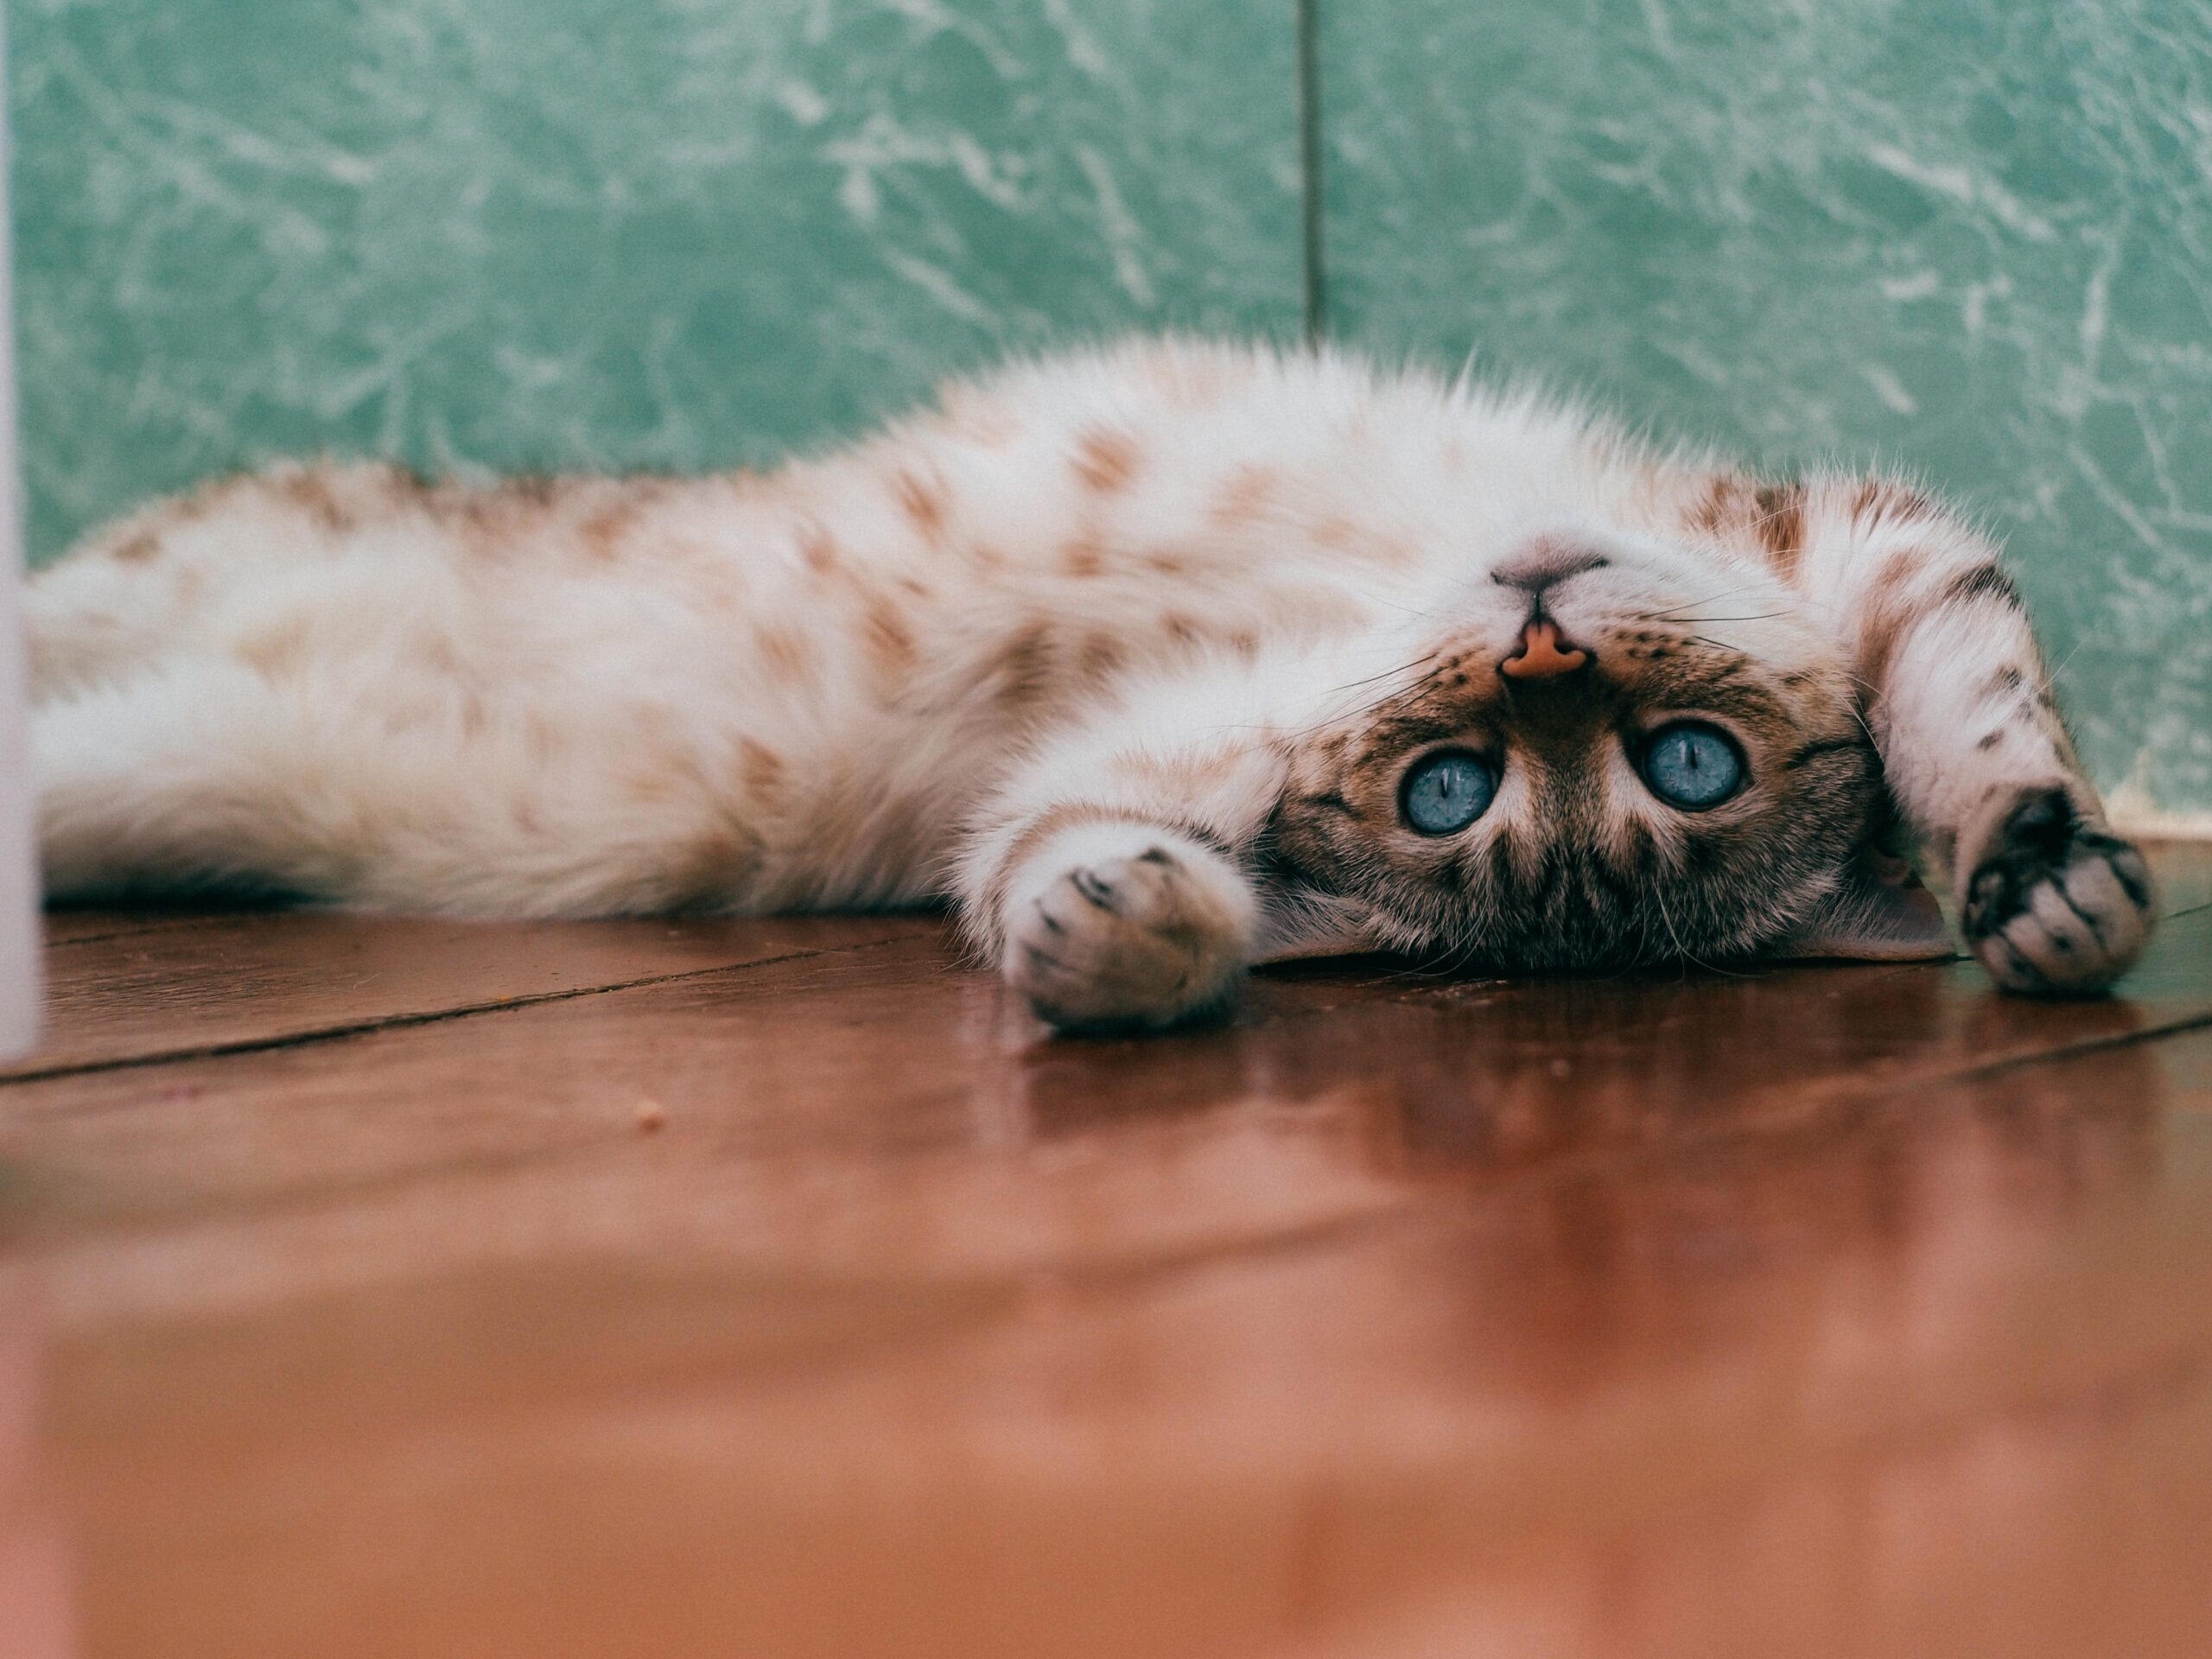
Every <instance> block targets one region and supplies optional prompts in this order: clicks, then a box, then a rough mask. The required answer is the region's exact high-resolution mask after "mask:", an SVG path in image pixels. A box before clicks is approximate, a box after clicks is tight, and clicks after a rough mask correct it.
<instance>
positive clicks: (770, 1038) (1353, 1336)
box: [0, 849, 2212, 1659]
mask: <svg viewBox="0 0 2212 1659" xmlns="http://www.w3.org/2000/svg"><path fill="white" fill-rule="evenodd" d="M2160 862H2161V867H2162V869H2163V872H2164V880H2165V883H2166V892H2167V900H2166V902H2167V908H2168V909H2169V911H2170V912H2175V914H2174V915H2173V918H2172V919H2171V921H2170V922H2169V924H2168V925H2167V927H2166V929H2165V931H2164V936H2163V938H2162V941H2161V943H2160V944H2159V946H2158V954H2157V957H2156V958H2155V960H2154V961H2153V962H2152V963H2150V964H2149V965H2148V966H2147V967H2146V968H2145V969H2144V970H2143V971H2142V972H2141V973H2140V974H2139V976H2137V978H2136V979H2135V980H2134V981H2133V982H2132V984H2131V986H2130V988H2129V990H2130V995H2128V996H2126V998H2124V999H2121V1000H2116V1001H2099V1002H2087V1003H2076V1004H2056V1005H2053V1004H2036V1003H2031V1002H2022V1001H2008V1000H2000V999H1999V998H1997V997H1994V996H1993V995H1989V994H1988V993H1986V991H1985V990H1984V989H1983V988H1982V987H1981V985H1980V983H1979V982H1977V980H1976V978H1975V976H1974V971H1973V970H1972V969H1969V968H1967V967H1966V966H1964V965H1958V966H1954V967H1936V968H1930V967H1912V968H1865V967H1862V968H1827V969H1810V968H1796V969H1776V970H1772V971H1764V972H1760V973H1757V974H1752V975H1749V976H1717V975H1706V974H1694V975H1690V976H1679V975H1666V976H1651V977H1644V978H1631V979H1610V980H1580V981H1561V982H1545V983H1520V984H1501V983H1494V982H1437V981H1433V980H1428V979H1423V978H1418V977H1410V976H1405V975H1403V974H1402V973H1393V972H1391V971H1390V970H1389V969H1387V968H1382V967H1377V966H1376V965H1375V964H1371V963H1370V964H1350V965H1346V964H1336V965H1330V966H1325V967H1316V968H1307V969H1300V970H1296V971H1289V972H1283V973H1279V974H1274V975H1270V976H1265V977H1263V978H1262V980H1261V981H1260V982H1259V983H1258V984H1257V985H1256V987H1255V992H1254V995H1252V996H1251V998H1250V1000H1249V1004H1248V1007H1247V1008H1246V1011H1245V1013H1244V1014H1243V1016H1242V1017H1241V1019H1240V1020H1238V1021H1237V1022H1236V1024H1235V1025H1234V1026H1233V1027H1230V1028H1227V1029H1224V1030H1217V1031H1211V1032H1201V1033H1192V1034H1188V1035H1183V1036H1178V1037H1173V1038H1167V1039H1154V1040H1150V1041H1132V1042H1090V1043H1076V1042H1055V1041H1051V1040H1047V1039H1045V1038H1044V1037H1043V1036H1042V1034H1041V1033H1040V1032H1039V1030H1037V1029H1036V1028H1035V1027H1033V1026H1031V1025H1030V1024H1029V1023H1028V1022H1027V1020H1025V1019H1024V1018H1023V1017H1022V1016H1021V1015H1020V1014H1019V1013H1018V1012H1017V1011H1016V1010H1014V1009H1013V1008H1011V1007H1007V1005H1006V1004H1005V1002H1004V1001H1002V1000H1001V996H1000V995H999V994H998V992H997V991H996V989H995V987H994V986H993V984H992V983H991V982H989V981H988V980H987V979H985V978H982V977H980V976H976V975H973V974H971V973H969V972H967V971H964V970H963V969H960V968H958V967H957V964H956V963H955V962H954V961H953V959H952V958H951V957H950V955H949V954H948V951H947V949H946V945H945V943H944V936H943V933H942V931H941V929H940V927H939V925H938V923H936V922H935V921H933V920H931V919H929V918H889V919H885V918H862V919H832V920H810V921H772V922H760V923H719V922H717V923H708V922H687V923H682V924H667V923H661V924H651V925H643V924H641V925H593V926H575V927H553V926H544V927H518V928H489V927H468V926H458V925H446V924H438V923H423V922H414V921H386V920H365V919H359V918H334V917H320V916H313V915H300V914H293V915H284V914H264V915H247V916H236V917H194V916H188V915H177V914H169V915H160V914H141V915H87V914H71V915H62V916H56V917H54V918H51V920H52V923H53V926H52V930H51V931H52V945H51V950H50V956H49V960H50V965H51V970H52V977H53V989H54V1021H53V1033H52V1040H51V1042H50V1043H49V1045H48V1047H47V1048H46V1050H45V1051H44V1052H42V1053H41V1055H39V1056H38V1057H36V1058H35V1059H34V1060H33V1061H32V1062H30V1063H29V1065H26V1066H24V1067H21V1068H19V1069H18V1071H16V1073H15V1074H14V1076H13V1077H12V1079H11V1080H9V1081H6V1082H4V1083H0V1243H4V1249H5V1255H4V1261H5V1262H6V1263H7V1264H8V1265H7V1266H6V1267H5V1268H0V1621H4V1622H3V1623H0V1653H4V1654H6V1655H8V1656H10V1659H49V1656H56V1655H60V1654H61V1653H63V1652H67V1651H72V1650H75V1651H81V1652H84V1653H86V1654H89V1655H93V1656H111V1659H288V1656H295V1655H296V1656H308V1659H354V1656H359V1659H371V1656H373V1659H401V1656H416V1655H421V1656H437V1659H504V1656H515V1659H565V1656H607V1659H676V1656H690V1655H702V1656H703V1655H715V1656H733V1655H734V1656H747V1659H753V1656H783V1655H794V1656H815V1655H819V1656H836V1659H868V1656H875V1655H886V1656H889V1655H897V1656H901V1659H905V1656H937V1655H943V1656H959V1659H988V1656H1022V1659H1041V1656H1058V1655H1084V1656H1089V1655H1096V1656H1112V1659H1174V1656H1186V1655H1187V1656H1206V1659H1234V1656H1241V1655H1285V1656H1323V1655H1342V1656H1348V1659H1349V1656H1357V1659H1399V1656H1406V1659H1412V1656H1423V1659H1434V1656H1476V1659H1518V1656H1528V1659H1575V1656H1595V1655H1605V1656H1616V1655H1618V1656H1662V1655H1664V1656H1682V1659H1726V1656H1734V1655H1743V1656H1760V1659H1772V1656H1828V1655H1853V1656H1859V1655H1866V1656H1872V1655H1883V1656H1900V1659H1904V1656H1910V1659H1937V1656H1947V1655H1960V1656H1966V1655H1976V1656H1980V1655H1987V1656H2002V1659H2038V1656H2053V1659H2062V1656H2063V1659H2092V1656H2097V1659H2101V1656H2131V1659H2159V1656H2170V1655H2171V1656H2184V1655H2186V1656H2200V1655H2203V1654H2205V1653H2206V1652H2208V1651H2212V853H2207V852H2206V851H2205V850H2203V849H2168V850H2167V851H2166V852H2165V853H2164V855H2163V856H2162V858H2161V861H2160Z"/></svg>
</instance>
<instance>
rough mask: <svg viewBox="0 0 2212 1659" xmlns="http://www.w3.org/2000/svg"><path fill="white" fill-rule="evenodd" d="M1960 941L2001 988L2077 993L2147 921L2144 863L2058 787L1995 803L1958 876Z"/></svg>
mask: <svg viewBox="0 0 2212 1659" xmlns="http://www.w3.org/2000/svg"><path fill="white" fill-rule="evenodd" d="M1962 892H1963V893H1964V899H1965V915H1964V927H1965V931H1966V937H1967V944H1968V945H1969V946H1970V947H1971V948H1972V950H1973V951H1974V955H1975V956H1976V957H1979V958H1980V961H1981V964H1982V966H1983V967H1985V968H1986V969H1988V970H1989V973H1990V976H1991V977H1992V978H1993V979H1994V980H1996V982H1997V983H1998V984H1999V986H2000V987H2001V988H2004V989H2005V990H2008V991H2018V992H2023V993H2025V994H2027V995H2041V996H2082V995H2089V994H2091V993H2094V992H2096V991H2101V990H2103V989H2104V988H2106V987H2107V986H2108V985H2110V984H2111V983H2112V982H2113V980H2115V979H2117V978H2118V977H2119V976H2120V975H2121V974H2123V973H2125V972H2126V970H2127V969H2129V968H2130V967H2131V966H2133V964H2134V962H2135V959H2136V958H2137V957H2139V956H2141V955H2142V954H2143V947H2144V946H2145V944H2148V943H2149V942H2150V938H2151V929H2152V925H2153V923H2154V921H2155V919H2156V912H2155V910H2154V908H2153V904H2154V901H2153V898H2152V885H2151V871H2150V867H2149V866H2148V865H2147V864H2145V862H2144V859H2143V855H2142V854H2141V853H2139V852H2138V851H2137V850H2136V849H2135V848H2134V847H2133V846H2132V845H2131V844H2129V843H2128V842H2126V841H2123V840H2121V839H2120V837H2119V836H2114V835H2113V834H2111V833H2110V832H2108V831H2107V830H2105V829H2101V828H2100V827H2099V826H2097V825H2095V824H2092V823H2087V822H2085V821H2083V819H2082V817H2080V815H2079V814H2078V813H2077V812H2076V811H2075V807H2074V804H2073V802H2072V801H2071V800H2069V798H2068V797H2067V795H2066V793H2065V791H2063V790H2058V789H2038V790H2030V791H2025V792H2024V793H2022V794H2021V795H2020V796H2018V798H2016V799H2015V800H2013V801H2012V803H2011V804H2009V805H2008V806H2007V807H2006V809H2005V812H2004V814H2003V817H2001V818H2000V819H1999V822H1998V823H1997V824H1996V826H1995V828H1994V829H1993V831H1992V832H1991V834H1990V835H1989V836H1988V839H1987V842H1986V845H1984V846H1983V847H1982V848H1981V849H1980V853H1979V854H1978V855H1977V856H1976V858H1975V861H1974V867H1973V873H1972V874H1970V875H1969V876H1968V877H1967V880H1966V881H1965V882H1964V883H1963V884H1962Z"/></svg>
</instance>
